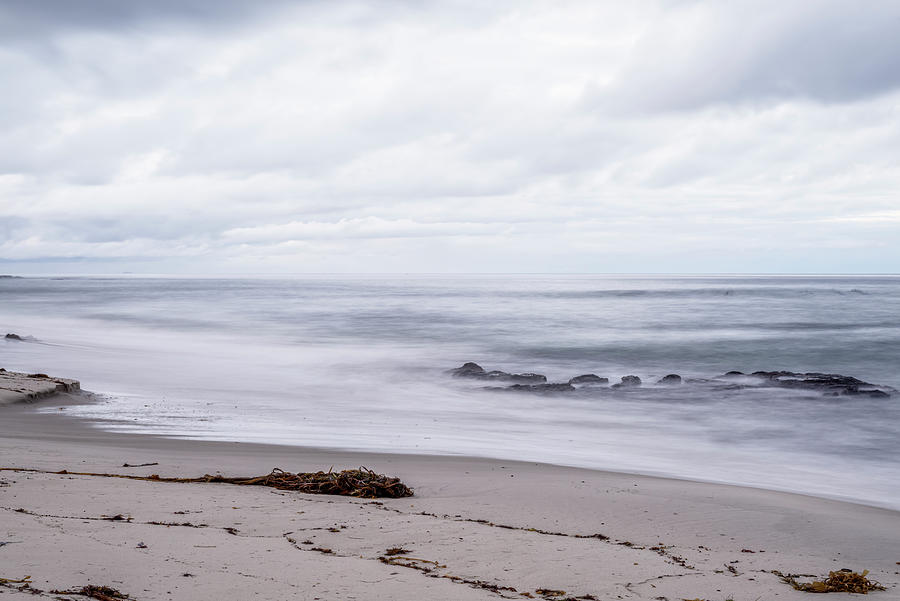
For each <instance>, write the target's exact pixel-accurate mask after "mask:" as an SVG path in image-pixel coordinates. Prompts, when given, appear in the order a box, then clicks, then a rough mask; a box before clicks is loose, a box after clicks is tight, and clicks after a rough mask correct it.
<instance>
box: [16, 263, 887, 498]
mask: <svg viewBox="0 0 900 601" xmlns="http://www.w3.org/2000/svg"><path fill="white" fill-rule="evenodd" d="M898 316H900V278H898V277H890V276H884V277H875V276H866V277H850V276H846V277H843V276H828V277H826V276H784V277H772V276H755V277H751V276H747V277H711V276H703V277H681V278H679V277H645V276H640V277H639V276H632V277H612V276H453V277H448V276H417V277H400V276H369V277H362V276H360V277H347V276H304V277H284V278H260V277H253V278H249V277H248V278H212V277H203V278H184V277H182V278H161V277H160V278H143V277H121V278H115V277H83V278H78V277H66V278H24V279H11V278H10V279H6V278H4V279H0V330H5V331H6V332H16V333H18V334H22V335H33V336H35V337H36V339H37V342H29V343H22V342H18V341H5V340H2V341H0V365H2V366H3V367H6V368H7V369H21V370H26V371H44V372H53V373H55V374H58V375H62V376H68V377H76V378H79V379H81V380H82V384H83V386H84V387H85V388H86V389H89V390H93V391H97V392H100V393H103V395H104V399H105V400H104V401H103V402H102V403H99V404H97V405H90V406H84V407H80V408H78V409H77V411H78V412H79V414H81V415H83V416H86V417H89V418H91V419H93V420H96V422H97V423H98V424H99V425H100V426H101V427H105V428H114V429H125V430H135V431H150V432H156V433H162V434H166V435H173V436H190V437H196V438H215V439H223V440H243V441H257V442H273V443H284V444H293V445H315V446H324V447H337V448H346V449H359V450H377V451H393V452H424V453H450V454H466V455H477V456H492V457H502V458H515V459H525V460H534V461H546V462H553V463H560V464H567V465H579V466H586V467H593V468H604V469H615V470H624V471H636V472H642V473H652V474H663V475H671V476H676V477H685V478H693V479H701V480H712V481H722V482H734V483H739V484H747V485H753V486H764V487H769V488H779V489H786V490H795V491H799V492H805V493H810V494H818V495H825V496H832V497H839V498H849V499H855V500H861V501H864V502H867V503H871V504H876V505H884V506H889V507H894V508H900V485H898V483H900V465H898V464H900V461H898V458H900V398H898V397H896V396H895V397H892V398H891V399H868V398H855V397H854V398H845V397H840V398H828V397H823V396H821V395H819V394H815V393H811V392H809V391H805V392H804V391H785V390H774V391H773V390H762V391H761V390H743V389H735V390H722V389H719V388H714V387H713V388H710V387H704V386H692V385H686V386H683V387H681V388H678V389H660V388H654V387H653V386H646V387H644V388H642V389H639V390H634V391H628V392H627V393H622V394H595V395H586V394H576V395H558V396H540V395H527V394H515V393H498V392H491V391H484V390H482V389H481V388H482V387H481V386H480V385H476V384H473V383H470V382H461V381H458V380H454V379H452V378H449V377H448V376H447V375H446V374H445V373H444V370H446V369H448V368H450V367H455V366H457V365H459V364H461V363H462V362H464V361H470V360H471V361H477V362H479V363H481V364H482V365H484V366H485V367H487V368H489V369H503V370H507V371H516V372H525V371H537V372H540V373H543V374H546V375H547V376H548V378H549V379H550V380H551V381H566V380H568V379H569V378H570V377H572V376H575V375H578V374H581V373H596V374H599V375H601V376H606V377H610V379H611V380H613V381H617V380H618V378H619V377H621V376H623V375H626V374H635V375H638V376H641V377H642V378H644V379H645V380H646V381H648V382H653V381H655V379H656V378H658V377H660V376H662V375H665V374H667V373H673V372H674V373H679V374H681V375H682V376H685V377H690V378H704V377H710V376H714V375H717V374H721V373H724V372H726V371H729V370H732V369H738V370H741V371H745V372H751V371H756V370H780V369H784V370H791V371H821V372H831V373H841V374H845V375H852V376H856V377H858V378H861V379H864V380H867V381H869V382H873V383H876V384H882V385H887V386H893V387H895V388H900V370H898V369H897V366H898V365H900V318H898ZM3 333H5V332H3ZM773 466H777V469H776V468H774V467H773ZM836 473H840V474H841V477H840V478H839V479H836V478H834V475H835V474H836Z"/></svg>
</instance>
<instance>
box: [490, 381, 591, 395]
mask: <svg viewBox="0 0 900 601" xmlns="http://www.w3.org/2000/svg"><path fill="white" fill-rule="evenodd" d="M491 390H514V391H519V392H540V393H550V392H572V391H573V390H576V388H575V387H574V386H572V385H571V384H567V383H553V384H513V385H512V386H506V387H504V388H491Z"/></svg>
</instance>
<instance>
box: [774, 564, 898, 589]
mask: <svg viewBox="0 0 900 601" xmlns="http://www.w3.org/2000/svg"><path fill="white" fill-rule="evenodd" d="M775 574H776V575H778V576H779V577H781V580H782V581H783V582H786V583H787V584H790V585H791V586H792V587H794V588H795V589H796V590H798V591H804V592H806V593H857V594H862V595H866V594H868V593H869V591H883V590H885V588H884V587H883V586H881V584H879V583H877V582H875V581H873V580H869V579H868V578H866V576H868V574H869V570H863V572H862V574H858V573H856V572H854V571H853V570H848V569H843V570H839V571H837V572H829V573H828V578H825V579H824V580H814V581H812V582H797V580H796V578H797V575H796V574H782V573H780V572H775Z"/></svg>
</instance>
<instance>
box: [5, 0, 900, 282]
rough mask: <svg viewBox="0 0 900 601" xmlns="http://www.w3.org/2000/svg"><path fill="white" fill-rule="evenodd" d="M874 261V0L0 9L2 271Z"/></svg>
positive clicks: (893, 256) (880, 153)
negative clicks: (834, 0)
mask: <svg viewBox="0 0 900 601" xmlns="http://www.w3.org/2000/svg"><path fill="white" fill-rule="evenodd" d="M122 271H134V272H144V273H163V272H182V273H209V272H213V273H218V272H233V273H247V272H265V273H271V272H651V273H663V272H681V273H685V272H838V273H842V272H893V273H896V272H900V2H896V1H887V2H879V1H877V0H873V1H867V2H852V1H850V0H847V1H844V2H830V1H828V0H817V1H809V2H800V1H797V2H783V1H780V0H779V1H766V0H751V1H747V2H714V1H710V2H693V1H690V0H671V1H667V2H634V1H630V0H629V1H623V2H598V1H596V0H589V1H585V2H578V1H573V2H565V1H563V2H560V1H547V2H522V1H514V2H480V1H477V0H472V1H470V2H468V1H448V2H431V1H429V0H408V1H406V2H389V1H379V2H375V1H370V2H338V1H327V2H326V1H322V2H316V1H308V2H290V1H275V0H271V1H267V2H266V1H256V2H246V1H244V0H209V1H200V0H154V1H152V2H151V1H147V2H137V1H135V2H122V1H121V0H79V1H78V2H73V1H72V0H0V272H5V273H49V272H70V273H75V272H77V273H116V272H122Z"/></svg>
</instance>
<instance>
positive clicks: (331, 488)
mask: <svg viewBox="0 0 900 601" xmlns="http://www.w3.org/2000/svg"><path fill="white" fill-rule="evenodd" d="M0 470H10V471H18V472H37V473H45V474H62V475H71V476H97V477H104V478H123V479H126V480H146V481H151V482H180V483H215V482H220V483H226V484H238V485H247V486H270V487H272V488H277V489H279V490H291V491H296V492H303V493H310V494H319V495H344V496H349V497H361V498H364V499H374V498H378V497H388V498H391V499H398V498H401V497H411V496H412V495H413V491H412V489H410V488H409V487H408V486H406V485H405V484H403V482H401V481H400V479H399V478H392V477H389V476H385V475H383V474H377V473H375V472H374V471H372V470H370V469H368V468H365V467H360V468H359V469H355V470H343V471H340V472H334V471H332V470H328V471H327V472H322V471H319V472H298V473H296V474H294V473H291V472H286V471H284V470H281V469H279V468H275V469H273V470H272V471H271V472H270V473H269V474H267V475H265V476H256V477H254V478H230V477H227V476H222V475H221V474H216V475H214V476H213V475H210V474H206V475H204V476H202V477H200V478H163V477H161V476H159V475H158V474H151V475H150V476H136V475H131V474H101V473H93V472H70V471H67V470H61V471H58V472H50V471H45V470H33V469H19V468H0Z"/></svg>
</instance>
